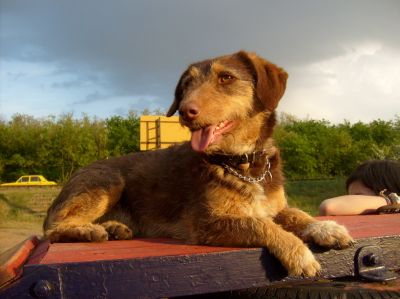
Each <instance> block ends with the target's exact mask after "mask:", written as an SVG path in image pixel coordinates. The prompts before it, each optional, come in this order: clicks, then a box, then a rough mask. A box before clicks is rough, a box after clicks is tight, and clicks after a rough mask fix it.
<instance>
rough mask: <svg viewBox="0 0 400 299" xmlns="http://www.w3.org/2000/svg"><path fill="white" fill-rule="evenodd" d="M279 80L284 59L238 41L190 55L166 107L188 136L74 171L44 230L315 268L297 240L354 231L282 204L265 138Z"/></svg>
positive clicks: (72, 237)
mask: <svg viewBox="0 0 400 299" xmlns="http://www.w3.org/2000/svg"><path fill="white" fill-rule="evenodd" d="M286 80H287V74H286V72H285V71H284V70H283V69H281V68H279V67H277V66H276V65H274V64H272V63H270V62H268V61H266V60H264V59H262V58H260V57H259V56H257V55H255V54H252V53H247V52H243V51H242V52H238V53H235V54H232V55H227V56H223V57H218V58H214V59H210V60H206V61H202V62H199V63H195V64H192V65H191V66H189V68H188V69H187V70H186V71H185V72H184V73H183V75H182V77H181V78H180V80H179V82H178V85H177V87H176V91H175V100H174V102H173V103H172V106H171V108H170V110H169V111H168V116H171V115H172V114H174V113H175V112H176V111H179V114H180V121H181V123H182V124H183V125H185V126H187V127H188V128H189V129H190V130H191V131H192V140H191V142H188V143H184V144H182V145H178V146H173V147H170V148H168V149H164V150H158V151H150V152H143V153H135V154H131V155H127V156H123V157H118V158H112V159H108V160H104V161H99V162H96V163H94V164H92V165H89V166H87V167H85V168H83V169H81V170H79V171H77V172H76V173H75V174H74V175H73V176H72V178H71V179H70V181H69V182H68V183H67V184H66V185H65V187H64V188H63V190H62V191H61V193H60V195H59V196H58V198H57V199H56V200H55V201H54V203H53V204H52V206H51V207H50V208H49V210H48V215H47V218H46V220H45V223H44V233H45V236H46V237H47V238H48V239H49V240H50V241H51V242H70V241H95V242H97V241H105V240H111V239H131V238H132V237H133V236H134V235H135V236H136V235H138V236H148V237H161V236H162V237H172V238H177V239H182V240H185V241H186V242H188V243H195V244H211V245H226V246H265V247H267V248H268V249H269V251H270V252H271V253H272V254H274V255H275V256H276V257H277V258H278V259H279V260H280V261H281V262H282V264H283V265H284V266H285V267H286V268H287V269H288V271H289V274H291V275H306V276H314V275H315V274H316V273H317V271H318V270H319V269H320V265H319V264H318V262H317V261H316V260H315V258H314V256H313V254H312V253H311V251H310V250H309V249H308V247H307V246H306V245H305V244H304V243H303V241H307V242H309V241H313V242H315V243H318V244H320V245H322V246H327V247H335V248H344V247H347V246H349V244H350V243H351V241H352V239H351V237H350V236H349V235H348V233H347V231H346V229H345V228H344V227H343V226H340V225H338V224H336V223H334V222H332V221H329V222H319V221H316V220H315V219H314V218H312V217H310V216H309V215H308V214H306V213H304V212H302V211H300V210H298V209H293V208H289V207H288V206H287V202H286V198H285V194H284V189H283V177H282V174H281V162H280V158H279V152H278V150H277V149H276V148H275V146H274V142H273V139H272V133H273V128H274V125H275V113H274V110H275V108H276V106H277V104H278V101H279V100H280V98H281V97H282V95H283V93H284V91H285V88H286ZM254 152H256V153H257V158H256V159H253V160H249V161H247V160H245V161H242V160H241V159H242V158H243V157H246V154H247V155H248V156H252V155H253V153H254ZM254 155H255V154H254ZM232 157H233V158H232ZM238 157H239V158H238ZM231 158H232V159H231ZM235 159H236V160H237V161H239V162H232V161H236V160H235ZM269 165H270V166H269ZM269 167H270V170H269V172H268V168H269ZM240 176H242V178H241V177H240ZM263 176H265V178H264V179H262V178H263ZM243 177H245V179H243ZM249 178H259V180H260V181H259V182H248V181H246V179H247V180H249ZM250 180H251V179H250Z"/></svg>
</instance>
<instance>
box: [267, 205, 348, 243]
mask: <svg viewBox="0 0 400 299" xmlns="http://www.w3.org/2000/svg"><path fill="white" fill-rule="evenodd" d="M274 221H275V222H276V223H277V224H279V225H281V226H282V227H283V228H284V229H285V230H288V231H291V232H293V233H294V234H295V235H297V236H298V237H300V238H301V239H302V240H304V241H305V242H309V241H311V242H314V243H316V244H318V245H320V246H324V247H328V248H347V247H349V246H350V245H351V244H352V243H353V239H352V238H351V236H350V235H349V233H348V231H347V229H346V228H345V227H344V226H343V225H339V224H337V223H336V222H335V221H318V220H316V219H315V218H313V217H311V216H310V215H308V214H307V213H305V212H303V211H301V210H299V209H295V208H285V209H283V210H282V211H280V212H279V213H278V215H277V216H276V217H275V218H274Z"/></svg>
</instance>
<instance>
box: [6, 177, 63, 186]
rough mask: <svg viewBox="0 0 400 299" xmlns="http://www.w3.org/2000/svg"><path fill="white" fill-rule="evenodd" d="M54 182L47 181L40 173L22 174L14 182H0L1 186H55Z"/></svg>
mask: <svg viewBox="0 0 400 299" xmlns="http://www.w3.org/2000/svg"><path fill="white" fill-rule="evenodd" d="M55 185H57V184H56V182H52V181H48V180H46V179H45V177H44V176H42V175H23V176H22V177H20V178H19V179H18V180H17V181H16V182H15V183H5V184H1V185H0V186H1V187H29V186H55Z"/></svg>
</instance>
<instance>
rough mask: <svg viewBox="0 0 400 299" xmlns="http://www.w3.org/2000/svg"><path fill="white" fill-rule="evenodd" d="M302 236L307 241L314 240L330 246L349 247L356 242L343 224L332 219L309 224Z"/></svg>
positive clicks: (321, 244) (319, 243)
mask: <svg viewBox="0 0 400 299" xmlns="http://www.w3.org/2000/svg"><path fill="white" fill-rule="evenodd" d="M302 237H303V239H304V240H306V241H313V242H314V243H316V244H318V245H320V246H324V247H328V248H337V249H340V248H347V247H349V246H351V245H352V244H353V243H354V241H353V239H352V238H351V236H350V235H349V232H348V231H347V229H346V228H345V227H344V226H343V225H339V224H337V223H336V222H335V221H330V220H328V221H316V222H313V223H311V224H309V225H308V226H307V227H306V229H305V230H304V231H303V233H302Z"/></svg>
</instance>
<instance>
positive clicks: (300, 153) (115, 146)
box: [0, 112, 400, 182]
mask: <svg viewBox="0 0 400 299" xmlns="http://www.w3.org/2000/svg"><path fill="white" fill-rule="evenodd" d="M275 138H276V141H277V144H278V146H279V147H280V149H281V152H282V157H283V160H284V171H285V175H286V177H287V178H289V179H304V178H307V179H309V178H311V179H312V178H321V177H333V176H339V175H340V176H342V175H347V174H349V173H350V172H351V171H352V170H353V169H354V168H355V166H356V165H358V164H359V163H361V162H362V161H365V160H368V159H396V160H399V158H400V118H399V117H397V118H396V119H395V120H391V121H383V120H376V121H373V122H371V123H367V124H366V123H361V122H358V123H355V124H350V123H349V122H344V123H342V124H338V125H334V124H331V123H329V122H328V121H325V120H298V119H295V118H294V117H292V116H288V115H284V117H282V119H281V121H280V125H278V127H277V128H276V131H275ZM138 150H139V115H138V114H137V113H134V112H131V113H129V115H128V116H126V117H121V116H113V117H110V118H107V119H105V120H103V119H98V118H91V117H88V116H82V117H81V118H74V117H73V115H72V114H66V115H61V116H58V117H53V116H52V117H47V118H40V119H39V118H34V117H32V116H28V115H14V116H13V117H12V119H11V120H10V121H4V120H3V121H1V120H0V181H3V182H4V181H13V180H15V179H16V178H18V177H19V176H21V175H23V174H43V175H44V176H46V177H47V178H48V179H51V180H56V181H58V182H65V181H66V180H67V179H68V178H69V177H70V176H71V174H72V173H73V172H74V171H75V170H76V169H78V168H80V167H82V166H84V165H87V164H89V163H91V162H93V161H95V160H99V159H104V158H106V157H109V156H119V155H123V154H127V153H130V152H135V151H138Z"/></svg>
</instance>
